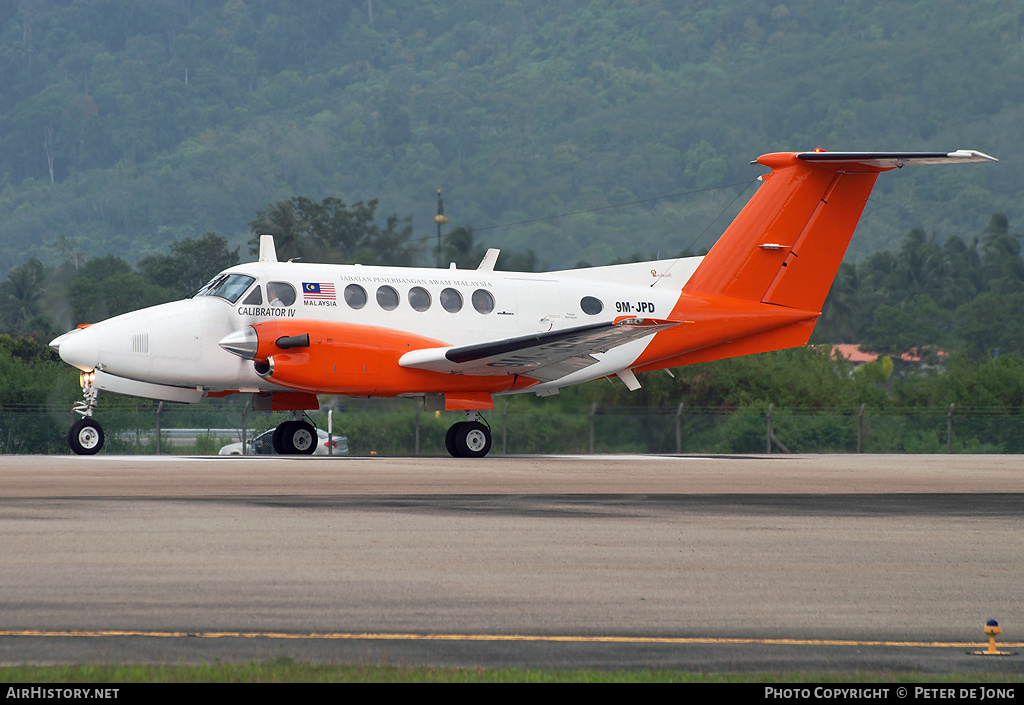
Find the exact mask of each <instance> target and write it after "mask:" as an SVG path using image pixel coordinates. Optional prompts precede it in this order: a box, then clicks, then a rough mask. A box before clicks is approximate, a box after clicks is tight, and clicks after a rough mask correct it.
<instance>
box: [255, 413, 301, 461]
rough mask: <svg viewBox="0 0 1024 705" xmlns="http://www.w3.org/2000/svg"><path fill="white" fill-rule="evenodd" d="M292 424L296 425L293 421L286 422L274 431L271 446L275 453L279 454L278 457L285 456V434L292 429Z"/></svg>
mask: <svg viewBox="0 0 1024 705" xmlns="http://www.w3.org/2000/svg"><path fill="white" fill-rule="evenodd" d="M292 423H294V422H293V421H285V422H284V423H280V424H278V425H277V428H275V429H274V433H273V435H271V437H270V446H271V447H272V448H273V449H274V452H275V453H277V454H278V455H284V454H285V452H286V451H285V449H284V434H285V433H286V432H287V431H288V429H289V428H290V427H291V425H292ZM257 452H258V451H257Z"/></svg>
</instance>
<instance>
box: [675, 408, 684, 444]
mask: <svg viewBox="0 0 1024 705" xmlns="http://www.w3.org/2000/svg"><path fill="white" fill-rule="evenodd" d="M684 406H686V402H682V401H681V402H679V407H678V408H677V409H676V455H682V453H683V407H684Z"/></svg>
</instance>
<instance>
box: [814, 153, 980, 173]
mask: <svg viewBox="0 0 1024 705" xmlns="http://www.w3.org/2000/svg"><path fill="white" fill-rule="evenodd" d="M796 157H797V159H802V160H803V161H805V162H823V163H829V164H836V163H837V162H845V163H851V164H864V165H865V166H872V167H876V168H879V169H899V168H901V167H904V166H912V165H914V164H952V163H966V162H997V161H999V160H998V159H996V158H995V157H990V156H989V155H987V154H985V153H983V152H976V151H974V150H973V149H958V150H956V151H954V152H799V153H797V155H796Z"/></svg>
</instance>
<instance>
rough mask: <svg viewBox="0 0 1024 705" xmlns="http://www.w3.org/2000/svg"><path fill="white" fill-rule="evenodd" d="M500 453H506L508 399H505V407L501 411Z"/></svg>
mask: <svg viewBox="0 0 1024 705" xmlns="http://www.w3.org/2000/svg"><path fill="white" fill-rule="evenodd" d="M501 454H502V455H508V400H507V399H506V400H505V409H504V410H503V411H502V412H501Z"/></svg>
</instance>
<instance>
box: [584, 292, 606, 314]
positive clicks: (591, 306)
mask: <svg viewBox="0 0 1024 705" xmlns="http://www.w3.org/2000/svg"><path fill="white" fill-rule="evenodd" d="M580 308H581V309H583V313H585V314H587V315H588V316H596V315H597V314H599V313H601V311H603V310H604V304H603V303H601V300H600V299H595V298H594V297H593V296H584V297H583V298H582V299H580Z"/></svg>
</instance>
